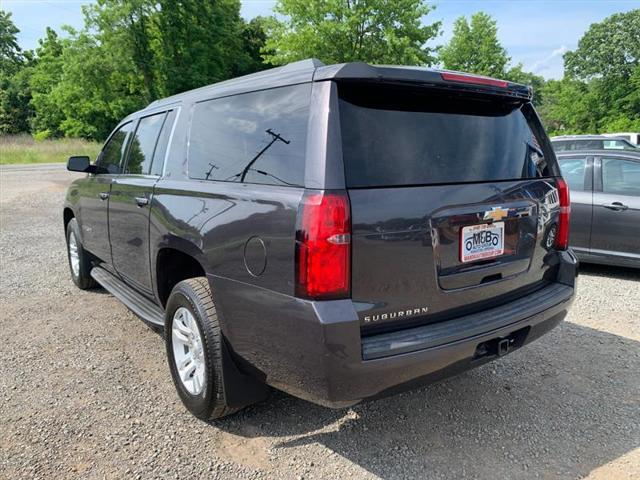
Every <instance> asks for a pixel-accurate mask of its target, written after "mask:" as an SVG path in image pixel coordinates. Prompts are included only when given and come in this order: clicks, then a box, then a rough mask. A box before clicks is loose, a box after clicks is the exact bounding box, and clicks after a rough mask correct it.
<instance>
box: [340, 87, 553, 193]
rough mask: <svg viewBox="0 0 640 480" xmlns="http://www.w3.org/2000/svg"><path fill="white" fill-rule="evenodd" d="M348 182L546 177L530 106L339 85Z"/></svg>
mask: <svg viewBox="0 0 640 480" xmlns="http://www.w3.org/2000/svg"><path fill="white" fill-rule="evenodd" d="M340 95H341V100H340V124H341V127H342V151H343V158H344V163H345V169H346V177H347V185H348V186H349V187H373V186H393V185H411V184H436V183H461V182H476V181H491V180H506V179H520V178H531V177H537V176H541V175H547V174H548V171H547V162H546V160H545V154H544V153H543V151H542V148H541V146H540V145H541V142H539V141H538V139H537V138H536V137H535V135H534V134H533V133H532V126H533V128H536V129H538V131H540V130H539V128H540V126H539V124H537V125H534V124H536V123H537V121H536V120H535V116H534V114H533V112H532V110H531V107H529V106H524V107H522V106H521V105H519V104H516V103H510V104H505V103H498V102H496V101H493V102H488V101H486V100H474V99H471V98H463V97H460V96H456V95H449V94H444V93H438V94H434V93H432V92H427V91H413V90H408V89H406V88H405V89H398V88H396V89H393V88H383V87H364V86H362V85H359V86H355V87H351V86H348V87H347V86H341V87H340Z"/></svg>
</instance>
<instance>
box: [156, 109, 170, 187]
mask: <svg viewBox="0 0 640 480" xmlns="http://www.w3.org/2000/svg"><path fill="white" fill-rule="evenodd" d="M175 119H176V111H175V110H172V111H170V112H169V113H168V114H167V118H166V120H165V121H164V125H163V126H162V131H161V132H160V138H159V139H158V144H157V145H156V151H155V153H154V154H153V163H152V164H151V174H152V175H162V169H163V167H164V158H165V156H166V154H167V146H168V145H169V137H171V131H172V130H173V123H174V121H175Z"/></svg>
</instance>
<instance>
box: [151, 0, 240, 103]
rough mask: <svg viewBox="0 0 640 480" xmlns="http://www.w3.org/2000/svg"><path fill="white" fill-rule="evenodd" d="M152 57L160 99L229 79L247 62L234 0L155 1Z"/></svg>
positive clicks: (238, 11) (238, 8)
mask: <svg viewBox="0 0 640 480" xmlns="http://www.w3.org/2000/svg"><path fill="white" fill-rule="evenodd" d="M159 5H160V7H161V8H160V11H159V14H158V32H159V38H158V43H157V47H156V50H155V54H156V55H157V58H158V64H159V65H160V73H159V74H160V77H161V79H162V83H163V88H162V90H161V92H162V94H163V95H170V94H174V93H177V92H182V91H184V90H189V89H192V88H195V87H201V86H203V85H207V84H210V83H214V82H219V81H221V80H226V79H228V78H230V77H232V76H233V74H234V72H235V71H237V70H238V65H241V64H243V63H246V60H247V58H246V53H245V51H244V50H243V45H242V38H243V37H242V30H243V22H242V19H241V18H240V1H239V0H205V1H196V0H182V1H175V0H160V2H159Z"/></svg>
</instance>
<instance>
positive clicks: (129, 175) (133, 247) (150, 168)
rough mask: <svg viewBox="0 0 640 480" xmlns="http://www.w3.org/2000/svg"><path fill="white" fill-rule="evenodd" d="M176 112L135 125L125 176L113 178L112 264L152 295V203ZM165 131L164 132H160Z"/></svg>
mask: <svg viewBox="0 0 640 480" xmlns="http://www.w3.org/2000/svg"><path fill="white" fill-rule="evenodd" d="M173 116H174V115H173V113H170V114H169V116H167V112H161V113H156V114H154V115H149V116H145V117H142V118H141V119H140V120H139V121H138V123H137V126H136V129H135V132H134V134H133V136H132V139H131V142H130V146H129V149H128V153H127V160H126V163H125V165H124V170H123V173H122V175H119V176H118V177H117V178H115V179H114V180H113V184H112V186H111V196H110V199H109V236H110V239H111V252H112V257H113V266H114V268H115V269H116V271H117V272H118V274H120V276H122V277H123V279H124V280H125V281H127V283H129V284H130V285H132V286H134V287H135V288H137V289H138V290H140V291H142V292H143V293H146V294H148V295H151V294H152V293H153V292H152V287H151V270H150V259H149V204H150V203H151V197H152V195H153V187H154V185H155V184H156V182H157V181H158V178H159V176H160V174H161V173H162V167H163V162H164V154H165V152H166V142H167V140H168V136H169V134H168V132H169V131H170V129H171V125H172V124H173ZM161 131H162V134H161V133H160V132H161Z"/></svg>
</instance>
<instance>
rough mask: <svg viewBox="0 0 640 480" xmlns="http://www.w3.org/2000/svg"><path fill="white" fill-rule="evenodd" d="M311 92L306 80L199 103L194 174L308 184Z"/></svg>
mask: <svg viewBox="0 0 640 480" xmlns="http://www.w3.org/2000/svg"><path fill="white" fill-rule="evenodd" d="M310 95H311V86H310V84H305V85H296V86H293V87H283V88H275V89H271V90H265V91H262V92H254V93H246V94H242V95H236V96H233V97H227V98H220V99H216V100H208V101H206V102H201V103H198V104H196V107H195V109H194V113H193V120H192V125H191V133H190V139H189V176H190V177H191V178H198V179H204V180H222V181H226V182H247V183H266V184H273V185H294V186H301V185H303V184H304V159H305V147H306V137H307V121H308V116H309V101H310Z"/></svg>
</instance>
